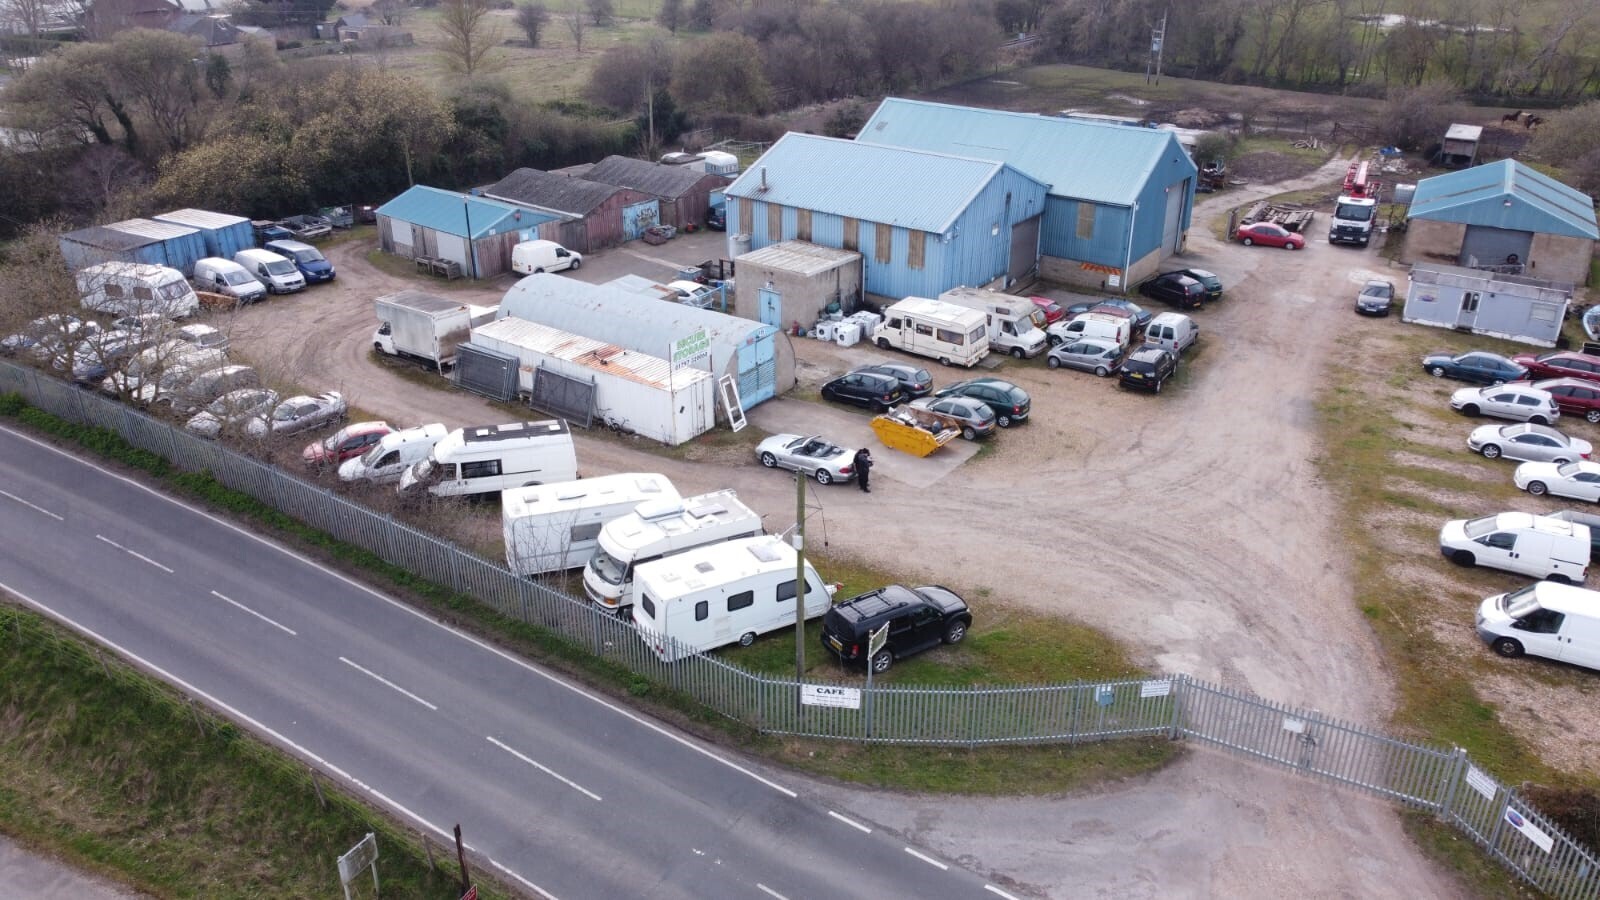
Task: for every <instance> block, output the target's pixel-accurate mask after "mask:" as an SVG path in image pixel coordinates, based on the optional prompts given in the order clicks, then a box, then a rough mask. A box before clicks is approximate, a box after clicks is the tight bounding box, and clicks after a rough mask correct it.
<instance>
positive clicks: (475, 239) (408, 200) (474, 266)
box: [377, 184, 560, 278]
mask: <svg viewBox="0 0 1600 900" xmlns="http://www.w3.org/2000/svg"><path fill="white" fill-rule="evenodd" d="M377 216H378V246H379V247H381V248H383V250H384V252H385V253H393V254H396V255H398V256H404V257H406V258H408V259H416V258H418V257H424V256H425V257H430V258H435V259H447V260H450V261H452V262H455V263H457V264H459V265H460V266H461V274H463V275H465V276H467V277H468V278H492V277H494V276H496V275H499V274H501V273H502V272H509V271H511V248H513V247H515V246H516V245H517V243H518V242H520V241H531V240H534V239H535V238H540V237H544V235H542V234H540V233H539V230H540V226H542V225H544V224H545V223H546V222H555V221H557V220H558V219H559V218H560V217H559V216H557V215H555V214H554V213H550V212H545V211H541V210H533V209H528V208H526V207H520V206H516V205H513V204H510V203H502V202H501V201H499V200H491V199H489V198H487V197H474V196H470V195H467V194H462V193H458V192H456V191H447V190H443V189H441V188H435V187H427V186H426V185H421V184H418V185H413V186H412V187H410V188H407V189H406V191H405V193H403V194H401V195H400V196H398V197H395V198H394V199H393V200H390V201H389V202H388V203H385V204H384V205H382V206H380V207H378V211H377ZM469 245H470V249H469Z"/></svg>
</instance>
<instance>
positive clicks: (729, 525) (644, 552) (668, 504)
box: [583, 491, 762, 615]
mask: <svg viewBox="0 0 1600 900" xmlns="http://www.w3.org/2000/svg"><path fill="white" fill-rule="evenodd" d="M761 531H762V528H761V517H760V516H759V515H756V512H755V510H753V509H751V508H750V507H748V506H745V505H744V504H743V503H742V502H740V500H739V496H738V494H736V493H734V492H733V491H713V492H712V493H709V494H701V495H700V496H698V497H686V498H684V499H682V500H678V501H661V502H651V503H641V504H639V505H638V507H636V508H635V509H634V510H633V511H632V512H630V513H628V514H626V515H623V516H619V517H618V518H615V519H612V520H611V521H609V522H607V523H606V524H605V527H604V528H601V529H600V537H599V540H598V542H597V546H596V547H595V551H594V556H593V557H592V558H590V560H589V564H588V565H587V566H585V567H584V570H583V592H584V593H585V594H588V595H589V599H590V600H593V601H594V602H595V603H597V604H599V605H600V606H601V607H602V608H604V609H608V610H612V611H614V612H616V613H617V614H618V615H625V614H627V611H628V608H629V607H631V606H632V605H633V573H634V571H635V569H636V568H637V567H638V566H640V565H643V564H644V563H647V562H652V561H654V560H658V559H661V558H662V557H664V556H672V555H674V554H677V553H682V552H684V551H685V550H693V549H694V548H696V547H704V546H706V545H707V544H720V543H722V542H723V541H729V540H733V539H734V538H745V537H755V536H756V535H758V534H760V533H761Z"/></svg>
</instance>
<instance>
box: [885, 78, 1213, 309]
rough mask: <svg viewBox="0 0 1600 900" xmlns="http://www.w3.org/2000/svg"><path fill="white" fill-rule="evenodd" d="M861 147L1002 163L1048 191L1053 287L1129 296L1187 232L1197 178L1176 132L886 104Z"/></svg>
mask: <svg viewBox="0 0 1600 900" xmlns="http://www.w3.org/2000/svg"><path fill="white" fill-rule="evenodd" d="M856 141H857V142H858V143H866V144H874V145H884V146H892V147H908V148H914V149H919V150H929V151H933V152H937V153H953V154H956V155H958V156H967V157H974V158H978V159H988V160H995V161H998V162H1004V163H1007V164H1009V165H1011V166H1014V167H1015V168H1016V169H1018V170H1019V171H1021V172H1023V173H1025V174H1026V175H1028V176H1030V177H1032V178H1035V179H1038V180H1039V181H1041V182H1044V183H1045V184H1047V185H1049V196H1048V197H1047V198H1046V200H1045V206H1044V222H1043V227H1042V229H1041V235H1040V246H1039V253H1040V257H1041V258H1040V260H1039V272H1040V274H1041V275H1043V276H1045V277H1046V278H1049V279H1051V280H1053V281H1061V282H1066V283H1069V284H1079V285H1084V286H1092V287H1095V288H1098V289H1102V290H1108V289H1109V290H1116V289H1122V290H1126V289H1127V288H1128V287H1129V286H1131V285H1133V284H1136V283H1138V282H1139V281H1142V280H1143V279H1145V278H1146V277H1148V276H1150V275H1151V274H1154V273H1155V272H1156V271H1157V270H1158V269H1159V268H1160V266H1161V260H1162V259H1163V258H1165V257H1166V256H1169V255H1171V254H1173V253H1176V252H1179V251H1181V250H1182V249H1183V242H1184V236H1185V235H1186V233H1187V232H1188V230H1189V221H1190V216H1191V215H1192V213H1193V208H1194V187H1195V176H1196V174H1197V170H1196V168H1195V165H1194V162H1193V161H1192V160H1190V159H1189V155H1188V153H1186V152H1185V151H1184V149H1183V145H1182V144H1180V143H1179V142H1178V138H1177V136H1176V135H1175V134H1173V133H1172V132H1170V131H1163V130H1159V129H1154V128H1142V127H1139V126H1137V125H1119V124H1112V123H1103V122H1090V121H1084V120H1081V119H1065V118H1061V117H1058V116H1041V115H1036V114H1033V113H1018V112H1006V111H1003V110H994V109H977V108H974V107H969V106H950V105H947V104H943V103H926V102H923V101H919V100H903V99H900V98H898V97H890V98H888V99H885V100H884V101H883V103H882V104H880V105H879V106H878V110H877V112H875V113H873V115H872V118H871V119H868V120H867V123H866V124H865V125H863V126H862V128H861V131H860V132H859V133H858V134H857V136H856ZM924 184H926V185H928V186H929V187H934V186H936V185H937V183H936V182H931V181H927V182H924ZM937 186H938V187H941V188H942V187H943V186H942V185H937Z"/></svg>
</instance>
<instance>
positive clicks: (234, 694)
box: [0, 429, 1010, 900]
mask: <svg viewBox="0 0 1600 900" xmlns="http://www.w3.org/2000/svg"><path fill="white" fill-rule="evenodd" d="M0 589H4V590H7V591H10V592H11V593H13V594H15V595H17V596H19V597H21V598H22V599H23V600H24V601H25V602H27V603H29V604H30V605H32V606H34V607H35V608H38V609H40V610H42V611H44V612H46V613H47V614H49V615H51V616H53V617H55V618H57V619H58V620H61V621H63V622H65V623H67V624H68V625H70V626H71V627H73V628H75V629H77V630H79V631H81V632H84V633H86V634H89V635H90V636H92V637H94V638H95V639H97V640H99V641H101V642H102V643H105V644H107V645H108V646H111V647H113V648H115V649H116V650H117V651H118V652H120V653H122V654H123V655H124V656H126V657H128V658H130V659H133V660H135V661H136V662H138V663H139V664H140V665H142V666H144V667H146V668H147V669H149V670H151V671H153V672H155V673H157V674H158V675H160V676H161V677H163V678H165V679H166V680H168V681H170V682H172V683H174V684H176V685H178V686H179V687H181V688H182V689H184V690H186V691H188V692H190V693H191V694H193V695H195V696H198V697H201V698H203V699H205V700H206V701H207V702H209V703H210V704H212V705H213V706H214V707H216V708H218V709H219V710H221V711H223V712H224V713H225V714H227V715H229V716H230V717H232V718H233V719H235V720H236V721H238V722H240V723H241V724H243V725H245V726H246V727H249V728H251V729H252V730H254V731H255V732H256V733H258V734H260V735H262V736H263V737H265V738H267V739H268V740H270V741H273V742H274V743H277V744H279V745H280V746H283V747H285V748H286V749H288V750H289V751H290V752H292V753H294V754H296V755H297V756H299V757H301V758H303V759H306V760H308V761H310V762H311V763H313V764H315V765H316V766H318V767H319V768H320V769H322V770H323V771H324V772H326V773H327V774H329V775H331V776H333V777H335V778H339V779H342V780H344V781H345V782H346V783H347V784H349V785H350V786H351V787H352V788H353V789H355V790H356V791H358V792H361V793H364V794H366V795H367V796H369V797H371V798H372V799H373V801H374V802H376V803H378V804H381V805H383V806H386V807H388V808H390V809H391V810H393V811H395V812H396V813H398V814H399V815H400V816H402V817H404V818H405V819H407V820H409V821H410V822H412V823H413V824H414V825H415V826H416V827H418V828H422V829H426V830H429V831H431V832H433V833H434V834H435V835H437V836H439V837H441V838H448V837H449V836H450V834H451V832H450V828H451V826H453V825H454V824H456V823H460V824H461V826H462V829H463V834H464V837H465V839H466V841H467V842H468V844H469V846H470V847H471V848H472V849H473V850H474V852H475V853H477V854H478V855H479V857H480V859H483V860H484V861H487V862H488V863H489V864H490V865H491V866H493V867H494V868H495V869H497V870H498V873H497V874H499V875H500V876H502V879H503V880H506V881H508V882H516V883H520V884H521V885H522V886H524V887H525V888H526V889H528V890H529V891H531V892H534V893H539V894H543V895H546V896H551V897H560V898H583V897H595V898H616V897H633V898H724V897H727V898H740V897H750V898H762V897H766V898H792V900H799V898H826V897H912V896H915V897H919V898H940V897H952V898H954V897H970V898H979V897H983V898H994V897H1000V898H1005V897H1009V896H1010V895H1009V894H1007V893H1005V892H1004V891H1002V890H1000V889H999V888H997V887H995V886H993V885H991V884H986V883H985V881H984V880H983V879H982V878H980V877H979V876H978V875H976V874H973V873H971V872H969V871H967V870H965V869H963V868H961V867H960V866H958V865H956V864H955V863H953V862H951V861H950V860H948V859H941V858H939V857H938V856H937V855H935V854H934V853H932V852H931V851H927V850H923V849H921V848H917V847H913V846H908V845H907V844H906V843H905V842H904V841H902V840H898V839H896V838H895V836H894V835H893V834H891V833H889V832H888V831H886V830H885V829H883V828H880V827H877V826H876V825H874V824H873V823H871V822H869V821H867V820H866V819H864V818H863V817H862V816H859V815H857V814H854V813H852V812H849V811H847V810H844V809H840V808H838V807H835V808H832V809H830V808H828V807H827V806H826V805H825V804H823V803H821V802H818V801H817V800H816V799H815V798H813V797H809V796H802V795H800V794H798V793H797V791H796V790H794V789H791V788H789V787H787V786H785V784H784V783H783V781H784V776H783V775H782V774H781V773H772V772H768V771H765V770H758V767H757V766H756V764H754V763H751V762H748V761H746V760H742V759H739V758H735V757H731V756H729V755H728V754H727V753H725V752H724V751H722V750H721V749H718V748H714V747H709V746H705V745H702V744H700V743H699V742H697V741H694V740H692V739H689V738H685V737H682V736H679V735H678V734H676V733H674V732H673V731H671V730H669V729H668V728H665V727H663V726H660V725H658V724H656V723H654V722H651V721H649V720H647V719H646V718H644V717H643V716H640V715H638V714H636V713H633V712H631V711H629V710H626V709H624V708H622V707H619V706H617V705H615V704H613V703H612V702H610V701H609V700H607V699H604V698H601V697H598V696H596V695H593V694H591V693H589V692H587V691H585V690H584V689H582V688H581V687H578V686H576V685H573V684H571V683H569V682H566V681H564V680H563V679H561V678H560V677H557V676H555V675H552V674H550V673H548V672H545V671H544V670H542V669H540V668H539V667H537V666H533V665H530V664H528V663H526V662H523V661H521V660H518V659H516V658H515V657H513V656H511V655H509V654H507V653H504V652H501V651H499V650H497V649H494V648H492V647H490V646H488V645H486V644H484V643H483V642H481V641H479V640H477V639H475V638H473V637H471V636H468V635H465V634H462V633H460V632H458V631H455V630H454V629H451V628H449V627H447V626H445V625H442V624H440V623H438V622H436V621H434V620H433V619H431V618H429V617H427V616H425V615H422V614H421V613H418V612H417V611H415V610H413V609H411V608H409V607H406V606H404V605H402V604H401V603H399V602H397V601H395V600H392V599H390V598H388V597H385V596H384V595H382V594H380V593H378V592H376V591H374V590H372V589H370V588H367V587H365V586H363V585H361V584H359V583H357V582H355V581H353V580H351V579H349V578H346V577H344V576H342V575H339V574H337V573H334V572H332V571H329V570H327V569H325V568H323V567H321V566H319V565H317V564H316V563H314V562H312V561H310V560H307V559H304V558H302V557H300V556H298V555H296V554H294V553H292V552H290V551H289V550H287V549H284V548H282V547H279V546H278V545H276V544H273V543H271V542H269V541H266V540H264V539H262V538H260V537H258V536H256V535H253V534H251V533H249V532H248V531H247V530H246V529H243V528H239V527H236V526H234V525H232V524H229V523H227V522H225V521H223V520H220V519H218V518H215V517H213V516H210V515H208V514H205V513H202V512H200V511H198V510H195V509H192V508H190V507H187V506H185V505H183V504H180V503H178V502H176V501H173V500H171V499H169V498H167V497H165V496H163V495H161V494H159V493H158V492H155V491H152V490H150V489H148V488H145V487H143V486H141V485H139V484H137V483H135V482H133V481H131V480H129V479H125V478H122V477H120V476H117V475H114V474H112V473H109V472H107V471H105V470H103V469H100V468H98V467H96V466H94V465H92V464H89V463H86V462H84V461H81V460H78V459H76V458H75V457H72V456H70V455H68V454H66V453H63V452H61V451H58V450H55V449H53V448H51V447H49V446H47V445H45V444H43V443H41V442H38V441H34V440H32V439H30V438H28V437H25V436H23V435H20V434H18V433H16V432H13V431H11V430H9V429H0ZM358 837H359V836H358V835H352V836H351V838H352V843H353V842H354V840H355V839H356V838H358ZM333 864H334V861H333V860H331V859H330V860H327V865H328V866H329V868H330V869H331V868H332V867H333Z"/></svg>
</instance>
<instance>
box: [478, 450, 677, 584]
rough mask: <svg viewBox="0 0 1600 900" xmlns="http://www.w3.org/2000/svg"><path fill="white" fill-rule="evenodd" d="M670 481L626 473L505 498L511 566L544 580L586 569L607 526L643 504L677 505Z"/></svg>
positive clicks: (502, 511) (502, 499) (503, 516)
mask: <svg viewBox="0 0 1600 900" xmlns="http://www.w3.org/2000/svg"><path fill="white" fill-rule="evenodd" d="M677 500H678V489H677V488H675V487H673V486H672V482H671V481H669V480H668V479H667V476H665V475H649V474H638V473H631V472H630V473H624V474H621V475H603V476H601V477H599V478H585V479H583V480H581V481H569V482H564V483H561V484H542V485H538V486H536V487H525V488H510V489H508V490H505V491H502V492H501V493H500V526H501V530H502V531H503V532H504V534H505V544H506V565H507V566H509V567H510V569H511V571H512V572H515V573H516V574H518V575H524V576H526V575H543V574H544V573H546V572H562V571H565V570H567V569H576V568H578V567H579V566H583V565H586V564H587V563H588V562H589V558H590V557H592V556H593V555H594V551H595V548H596V547H597V546H599V543H600V531H601V529H602V528H604V527H605V525H606V523H608V522H610V521H612V520H613V519H616V518H618V517H620V516H624V515H627V514H629V513H631V512H633V510H634V509H635V508H636V507H637V506H639V504H641V503H674V502H676V501H677Z"/></svg>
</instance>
